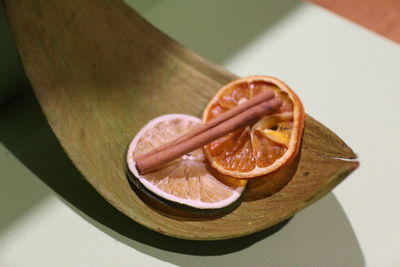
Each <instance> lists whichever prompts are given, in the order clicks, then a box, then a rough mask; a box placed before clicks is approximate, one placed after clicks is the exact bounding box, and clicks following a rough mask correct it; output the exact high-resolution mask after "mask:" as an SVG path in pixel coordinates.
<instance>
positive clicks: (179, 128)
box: [127, 114, 246, 209]
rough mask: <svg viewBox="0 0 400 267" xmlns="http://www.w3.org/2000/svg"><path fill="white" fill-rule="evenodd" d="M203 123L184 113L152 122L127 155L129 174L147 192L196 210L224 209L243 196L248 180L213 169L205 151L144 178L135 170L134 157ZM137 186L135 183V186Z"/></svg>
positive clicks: (190, 155) (132, 142)
mask: <svg viewBox="0 0 400 267" xmlns="http://www.w3.org/2000/svg"><path fill="white" fill-rule="evenodd" d="M200 123H201V120H200V119H198V118H196V117H193V116H188V115H183V114H167V115H164V116H160V117H158V118H155V119H153V120H151V121H150V122H149V123H147V124H146V125H145V126H144V127H143V128H142V129H141V130H140V131H139V133H138V134H137V135H136V136H135V137H134V138H133V140H132V141H131V143H130V145H129V149H128V153H127V164H128V169H129V171H130V172H131V173H132V174H133V175H134V176H135V177H134V178H133V179H135V181H134V183H135V182H136V183H137V182H139V183H140V185H141V186H143V187H144V188H145V189H146V190H147V191H148V192H151V194H154V195H156V196H158V197H159V198H162V199H164V200H167V201H168V202H169V203H179V204H181V205H184V206H187V207H191V208H194V209H221V208H224V207H227V206H229V205H231V204H232V203H234V202H235V201H236V200H238V199H239V197H240V196H241V194H242V192H243V190H244V188H245V185H246V181H241V180H238V179H235V178H232V177H228V176H226V175H223V174H219V173H218V172H216V171H215V170H213V169H212V168H210V165H209V163H208V161H207V159H206V158H205V155H204V153H203V151H202V149H197V150H195V151H192V152H190V153H188V154H186V155H184V156H182V157H180V158H178V159H176V160H173V161H171V162H169V163H167V164H165V165H163V166H162V167H161V168H159V169H158V170H156V171H154V172H150V173H147V174H144V175H141V174H139V172H138V170H137V169H136V165H135V160H134V157H136V156H138V155H140V154H144V153H147V152H149V151H151V150H153V149H154V148H156V147H159V146H161V145H163V144H165V143H168V142H170V141H172V140H174V139H176V138H178V137H180V136H182V135H183V134H185V133H187V132H189V131H190V130H192V129H193V128H194V127H195V126H197V125H198V124H200ZM136 183H135V184H136Z"/></svg>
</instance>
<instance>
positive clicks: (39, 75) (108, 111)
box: [5, 0, 358, 240]
mask: <svg viewBox="0 0 400 267" xmlns="http://www.w3.org/2000/svg"><path fill="white" fill-rule="evenodd" d="M5 7H6V10H7V14H8V17H9V21H10V24H11V26H12V30H13V33H14V37H15V39H16V43H17V47H18V49H19V51H20V53H21V56H22V59H23V63H24V66H25V69H26V71H27V74H28V76H29V78H30V80H31V83H32V85H33V87H34V89H35V93H36V96H37V97H38V99H39V102H40V104H41V106H42V109H43V111H44V113H45V115H46V117H47V119H48V121H49V124H50V126H51V127H52V129H53V131H54V132H55V134H56V136H57V137H58V139H59V141H60V142H61V144H62V146H63V148H64V149H65V151H66V152H67V154H68V155H69V157H70V158H71V159H72V161H73V162H74V164H75V165H76V166H77V167H78V169H79V170H80V171H81V173H82V174H83V175H84V177H85V178H86V179H87V181H88V182H89V183H90V184H91V185H92V186H93V187H94V188H95V189H96V190H97V191H98V192H99V193H100V194H101V195H102V196H103V197H104V198H105V199H107V200H108V201H109V202H110V203H111V204H112V205H113V206H114V207H116V208H117V209H118V210H120V211H121V212H123V213H124V214H126V215H127V216H129V217H130V218H132V219H133V220H135V221H137V222H139V223H141V224H143V225H145V226H147V227H149V228H150V229H153V230H155V231H158V232H161V233H164V234H166V235H170V236H174V237H179V238H184V239H199V240H216V239H227V238H233V237H238V236H243V235H247V234H250V233H254V232H256V231H259V230H262V229H265V228H267V227H270V226H272V225H275V224H277V223H278V222H280V221H282V220H285V219H286V218H289V217H290V216H292V215H293V214H295V213H296V212H297V211H299V210H301V209H303V208H304V207H306V206H308V205H310V204H311V203H313V202H314V201H316V200H317V199H319V198H320V197H322V196H323V195H325V194H326V193H327V192H329V191H330V190H331V189H332V188H333V187H334V186H335V185H337V184H338V183H339V182H340V181H342V180H343V179H344V178H345V177H346V176H347V175H348V174H349V173H350V172H352V171H353V170H354V169H355V168H356V167H357V166H358V163H357V162H356V161H352V160H349V159H355V158H356V155H355V154H354V153H353V152H352V150H351V149H350V148H349V147H348V146H346V145H345V143H344V142H343V141H342V140H341V139H340V138H339V137H337V136H336V135H335V134H334V133H332V132H331V131H330V130H328V129H327V128H325V127H324V126H323V125H321V124H320V123H318V122H317V121H315V120H314V119H313V118H311V117H310V116H308V117H307V119H306V125H305V133H304V138H303V144H302V149H301V152H300V154H299V156H298V157H297V159H296V161H295V162H293V163H292V164H291V165H290V166H288V167H287V168H285V169H283V170H281V171H280V172H278V173H275V174H274V175H273V176H271V180H270V181H269V182H267V183H264V184H263V186H264V188H263V190H259V189H260V187H258V186H256V184H250V186H249V190H248V193H247V194H246V196H245V199H244V201H243V203H242V204H241V205H240V206H239V207H238V208H237V209H236V210H235V211H234V212H232V213H230V214H228V215H226V216H223V217H221V218H218V219H212V220H211V219H210V220H201V221H196V220H184V219H180V220H178V219H173V218H170V217H168V216H164V215H162V214H160V213H158V212H156V211H154V210H153V209H151V208H149V207H148V206H147V205H146V204H145V203H143V202H142V201H141V200H140V198H138V196H137V195H136V194H135V193H134V192H133V191H132V189H131V187H130V185H129V183H128V180H127V177H126V175H125V172H124V170H125V169H124V164H125V160H124V157H125V150H126V147H127V145H128V143H129V141H130V139H131V138H132V136H133V135H134V134H135V133H136V132H137V131H138V129H140V128H141V126H142V125H144V124H145V123H146V122H147V121H148V120H149V119H151V118H153V117H155V116H159V115H161V114H165V113H172V112H174V113H187V114H192V115H197V116H199V115H200V114H201V111H202V110H203V108H204V106H205V105H206V103H207V102H208V100H209V99H210V98H211V97H212V96H213V95H214V93H215V92H216V91H217V90H218V89H219V88H220V87H221V86H222V85H223V84H225V83H226V82H228V81H230V80H232V79H234V78H235V76H234V75H232V74H230V73H228V72H227V71H225V70H223V69H221V68H219V67H217V66H215V65H213V64H210V63H209V62H206V61H205V60H203V59H201V58H200V57H199V56H197V55H195V54H194V53H192V52H190V51H188V50H187V49H185V48H183V47H181V46H179V45H178V44H176V43H175V42H174V41H172V40H171V39H169V38H168V37H167V36H165V35H164V34H162V33H161V32H159V31H158V30H157V29H155V28H153V27H152V26H151V25H150V24H148V23H147V22H145V21H144V20H143V19H142V18H141V17H140V16H139V15H138V14H137V13H136V12H135V11H133V10H132V9H130V8H129V7H128V6H126V5H125V4H124V3H123V2H122V1H106V0H82V1H69V0H65V1H62V0H54V1H36V0H31V1H26V0H24V1H23V0H5ZM293 89H294V90H300V88H293ZM281 188H282V189H281ZM280 189H281V190H280ZM275 191H278V192H277V193H275V194H272V195H271V193H273V192H275Z"/></svg>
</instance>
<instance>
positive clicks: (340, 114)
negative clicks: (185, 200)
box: [0, 0, 400, 267]
mask: <svg viewBox="0 0 400 267" xmlns="http://www.w3.org/2000/svg"><path fill="white" fill-rule="evenodd" d="M129 2H130V3H131V4H132V5H133V6H135V7H136V8H137V10H139V12H140V13H141V14H142V15H143V16H145V17H146V18H147V19H148V20H150V21H151V22H152V23H154V24H155V25H156V26H157V27H159V28H161V29H162V30H163V31H164V32H166V33H168V34H169V35H170V36H172V37H173V38H175V39H176V40H178V41H179V42H180V43H182V44H184V45H185V46H187V47H189V48H191V49H193V50H194V51H196V52H198V53H199V54H200V55H202V56H204V57H205V58H207V59H209V60H211V61H213V62H216V63H217V64H220V65H222V66H224V67H225V68H227V69H228V70H230V71H232V72H233V73H235V74H237V75H239V76H246V75H253V74H266V75H273V76H276V77H279V78H281V79H282V80H284V81H286V82H287V83H288V84H289V85H290V86H291V87H292V88H293V89H294V90H296V92H298V94H299V95H300V97H301V98H302V100H303V102H304V104H305V107H306V110H307V112H308V113H309V114H311V115H312V116H313V117H315V118H316V119H318V120H319V121H321V122H322V123H324V124H325V125H326V126H328V127H329V128H330V129H332V130H333V131H334V132H335V133H337V134H338V135H339V136H340V137H341V138H342V139H343V140H344V141H345V142H346V143H347V144H348V145H349V146H350V147H352V148H353V149H354V151H355V152H356V153H357V154H358V156H359V160H360V162H361V165H360V168H359V169H357V170H356V171H355V172H354V173H353V174H351V175H350V176H349V177H348V179H346V180H345V181H344V182H343V183H341V184H340V185H339V186H338V187H337V188H335V189H334V191H333V193H330V194H328V195H327V196H326V197H325V198H323V199H322V200H320V201H319V202H317V203H316V204H314V205H312V206H311V207H309V208H307V209H305V210H304V211H302V212H300V213H299V214H298V215H296V216H295V217H294V218H293V219H292V220H291V221H289V222H288V223H287V224H286V225H285V226H284V227H283V228H282V229H280V231H278V232H276V233H274V234H272V235H270V236H266V237H264V238H259V239H256V240H253V241H251V242H250V241H249V243H248V244H246V245H243V246H242V247H240V246H239V247H240V249H225V250H224V248H223V247H224V246H227V247H229V246H232V247H235V244H233V243H232V242H231V243H229V242H225V243H219V244H218V245H216V247H217V248H216V251H217V250H220V251H222V252H218V253H217V252H216V254H220V255H193V254H202V253H201V252H199V253H195V251H196V244H195V243H185V242H184V241H179V240H175V239H169V238H162V237H158V236H156V238H158V239H157V240H152V241H146V235H149V238H153V236H154V235H151V234H148V231H146V230H145V229H142V228H141V227H140V226H138V225H136V224H131V223H130V221H129V220H128V219H125V217H124V216H123V215H120V214H118V213H117V212H115V211H114V210H113V209H112V208H111V207H110V206H108V205H107V204H106V203H105V202H104V201H103V200H102V199H101V198H100V197H98V196H96V194H95V193H94V192H91V191H90V190H91V189H90V188H89V187H87V188H86V187H85V186H81V183H80V182H79V179H77V178H76V176H77V175H78V174H76V173H75V170H71V169H73V168H71V166H70V165H69V163H68V161H67V160H66V159H65V155H63V154H62V152H61V150H60V149H59V147H58V146H57V143H56V141H55V140H54V137H52V136H51V134H50V133H49V130H48V128H47V126H46V125H45V123H44V122H43V118H42V117H41V115H40V113H39V111H38V108H37V106H36V104H35V102H34V98H33V97H32V95H29V94H28V95H27V96H24V97H20V98H17V99H16V100H14V101H13V102H12V103H10V104H7V105H5V106H3V107H0V176H1V179H0V214H1V215H0V266H2V267H3V266H4V267H19V266H42V267H47V266H48V267H50V266H51V267H53V266H58V267H61V266H66V267H67V266H68V267H69V266H96V267H101V266H386V267H398V266H400V253H399V252H400V229H399V225H400V212H399V211H400V209H399V204H400V193H399V188H400V175H399V166H400V163H399V162H398V160H399V151H400V118H399V115H400V107H399V99H400V47H399V45H397V44H395V43H394V42H392V41H389V40H387V39H384V38H383V37H380V36H379V35H377V34H375V33H372V32H370V31H368V30H365V29H363V28H361V27H360V26H358V25H355V24H353V23H351V22H349V21H347V20H345V19H343V18H341V17H338V16H336V15H334V14H332V13H329V12H327V11H325V10H323V9H321V8H319V7H317V6H314V5H311V4H306V3H300V2H297V1H294V0H288V1H277V0H276V1H272V0H271V1H261V0H259V1H256V0H251V1H229V0H220V1H211V0H207V1H177V0H175V1H172V0H152V1H134V0H130V1H129ZM49 153H50V154H49ZM42 155H47V156H48V155H54V156H53V157H52V158H43V157H42ZM58 175H59V176H60V179H67V178H68V177H72V176H74V177H75V180H74V179H73V178H71V180H70V181H73V182H70V181H69V180H60V181H56V180H54V176H58ZM71 183H72V184H71ZM82 184H84V183H83V182H82ZM62 186H64V187H62ZM80 186H81V187H80ZM52 188H53V189H55V188H56V189H59V190H56V191H57V193H56V192H55V191H54V190H52ZM85 194H87V196H86V195H85ZM87 199H89V200H87ZM86 201H88V202H86ZM71 202H72V204H71ZM102 214H104V216H103V217H104V218H103V217H102ZM115 214H116V215H115ZM114 215H115V217H116V218H117V219H115V221H113V220H114V219H113V218H112V217H113V216H114ZM114 222H115V224H116V225H117V226H115V227H114V225H113V223H114ZM238 242H240V241H238ZM236 245H237V244H236ZM185 246H193V248H191V249H189V252H188V250H187V247H186V250H185V249H182V250H180V248H184V247H185ZM199 246H201V245H199ZM211 254H213V253H211Z"/></svg>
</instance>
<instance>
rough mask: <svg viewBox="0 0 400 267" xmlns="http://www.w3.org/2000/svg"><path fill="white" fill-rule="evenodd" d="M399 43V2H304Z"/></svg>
mask: <svg viewBox="0 0 400 267" xmlns="http://www.w3.org/2000/svg"><path fill="white" fill-rule="evenodd" d="M306 1H309V2H313V3H315V4H318V5H320V6H322V7H324V8H326V9H328V10H330V11H333V12H335V13H337V14H339V15H341V16H343V17H345V18H348V19H350V20H352V21H354V22H356V23H358V24H360V25H362V26H364V27H366V28H368V29H370V30H372V31H375V32H377V33H379V34H381V35H383V36H385V37H387V38H389V39H392V40H393V41H395V42H397V43H400V0H306Z"/></svg>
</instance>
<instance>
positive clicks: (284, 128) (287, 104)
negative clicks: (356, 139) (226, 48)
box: [203, 76, 305, 178]
mask: <svg viewBox="0 0 400 267" xmlns="http://www.w3.org/2000/svg"><path fill="white" fill-rule="evenodd" d="M268 89H272V90H273V91H274V93H275V96H276V97H279V98H280V99H281V100H282V102H283V105H282V106H281V108H280V109H279V110H278V111H276V112H274V113H273V114H271V115H267V116H264V117H263V118H262V119H261V120H259V121H258V122H256V123H255V124H253V125H251V126H248V127H246V128H245V129H240V130H237V131H235V132H232V133H229V134H227V135H225V136H223V137H221V138H219V139H218V140H216V141H214V142H212V143H210V144H208V145H206V146H205V147H204V152H205V154H206V156H207V158H208V160H209V162H210V163H211V165H212V166H213V167H214V168H216V169H217V170H218V171H219V172H221V173H224V174H226V175H230V176H233V177H237V178H253V177H257V176H261V175H266V174H268V173H271V172H273V171H275V170H277V169H278V168H280V167H282V166H285V165H287V164H288V163H290V162H291V160H293V158H294V157H295V156H296V154H297V152H298V150H299V147H300V143H301V136H302V133H303V128H304V116H305V113H304V108H303V105H302V103H301V101H300V99H299V97H298V96H297V95H296V94H295V93H294V92H293V91H292V90H291V89H290V88H289V87H288V86H287V85H286V84H285V83H283V82H282V81H280V80H278V79H276V78H273V77H269V76H251V77H246V78H241V79H237V80H235V81H233V82H230V83H229V84H227V85H225V86H224V87H222V88H221V90H219V92H218V93H217V94H216V96H215V97H214V98H213V99H212V100H211V101H210V102H209V104H208V105H207V107H206V109H205V111H204V113H203V122H207V121H209V120H211V119H212V118H214V117H217V116H218V115H220V114H222V113H223V112H225V111H227V110H229V109H231V108H233V107H235V106H236V105H239V104H241V103H243V102H244V101H247V100H248V99H250V98H252V97H253V96H255V95H257V94H259V93H260V92H262V91H263V90H268Z"/></svg>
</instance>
